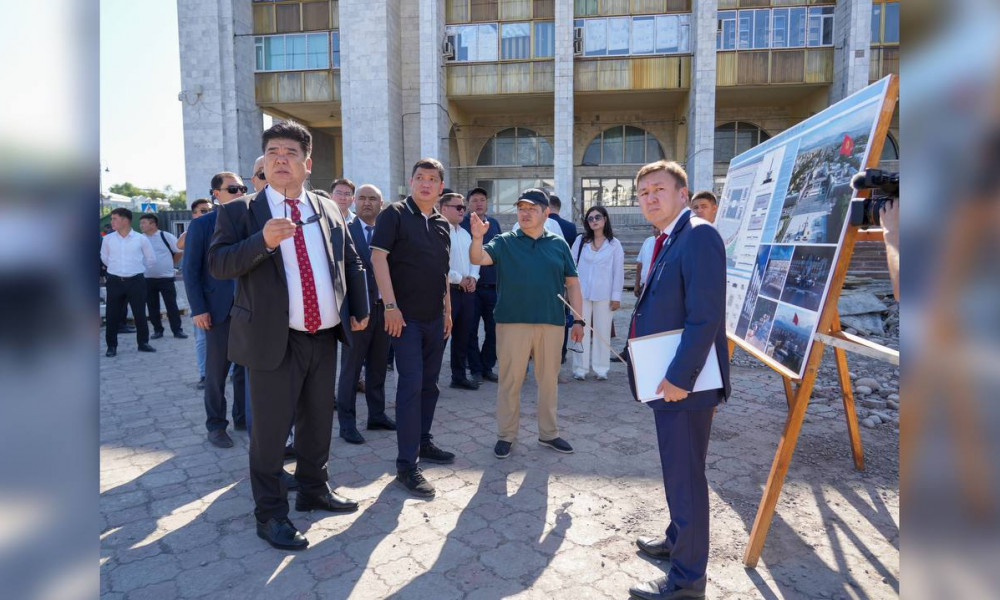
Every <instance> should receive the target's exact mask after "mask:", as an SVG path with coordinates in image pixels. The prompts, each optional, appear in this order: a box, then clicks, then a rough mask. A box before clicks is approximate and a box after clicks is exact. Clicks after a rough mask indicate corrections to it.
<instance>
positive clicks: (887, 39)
mask: <svg viewBox="0 0 1000 600" xmlns="http://www.w3.org/2000/svg"><path fill="white" fill-rule="evenodd" d="M882 41H883V42H884V43H886V44H898V43H899V2H886V4H885V29H884V31H883V35H882Z"/></svg>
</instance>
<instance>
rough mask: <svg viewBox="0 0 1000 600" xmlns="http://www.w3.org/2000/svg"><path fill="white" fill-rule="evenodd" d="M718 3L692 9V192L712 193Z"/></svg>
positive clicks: (689, 165) (689, 162) (689, 140)
mask: <svg viewBox="0 0 1000 600" xmlns="http://www.w3.org/2000/svg"><path fill="white" fill-rule="evenodd" d="M716 6H717V3H716V2H694V3H693V4H692V7H691V51H692V53H693V56H692V57H691V91H690V93H689V94H688V110H687V160H686V161H685V169H686V170H687V173H688V188H689V189H690V190H691V192H692V193H694V192H695V191H697V190H710V189H712V178H713V173H712V170H713V164H714V160H715V32H716V29H717V27H718V24H717V21H716V18H717V16H716V14H717V13H716Z"/></svg>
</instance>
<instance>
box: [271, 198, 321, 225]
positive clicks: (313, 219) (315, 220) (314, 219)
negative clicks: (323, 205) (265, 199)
mask: <svg viewBox="0 0 1000 600" xmlns="http://www.w3.org/2000/svg"><path fill="white" fill-rule="evenodd" d="M281 204H282V206H284V207H285V218H286V219H287V218H288V203H287V202H282V203H281ZM321 218H322V217H320V216H319V213H313V215H312V216H311V217H309V218H307V219H306V220H305V221H303V220H301V219H299V220H298V221H292V223H295V224H296V225H297V226H299V227H302V226H304V225H308V224H310V223H318V222H319V220H320V219H321Z"/></svg>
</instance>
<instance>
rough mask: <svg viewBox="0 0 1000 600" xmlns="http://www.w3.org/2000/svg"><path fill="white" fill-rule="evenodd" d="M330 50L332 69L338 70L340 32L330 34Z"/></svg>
mask: <svg viewBox="0 0 1000 600" xmlns="http://www.w3.org/2000/svg"><path fill="white" fill-rule="evenodd" d="M330 50H331V51H332V52H333V68H334V69H339V68H340V32H339V31H331V32H330Z"/></svg>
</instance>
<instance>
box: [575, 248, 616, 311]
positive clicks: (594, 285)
mask: <svg viewBox="0 0 1000 600" xmlns="http://www.w3.org/2000/svg"><path fill="white" fill-rule="evenodd" d="M582 241H583V236H580V237H578V238H576V241H575V242H573V248H572V249H571V252H572V253H573V258H574V259H576V256H577V253H579V255H580V260H578V261H577V265H576V270H577V272H578V273H579V275H580V291H581V292H582V293H583V299H584V300H595V301H599V300H614V301H616V302H621V300H622V288H624V287H625V250H624V249H623V248H622V243H621V242H619V241H618V240H617V239H612V240H604V243H603V244H601V248H600V249H599V250H597V251H596V252H595V251H594V247H593V245H592V244H590V243H589V242H588V243H587V244H586V245H585V246H584V247H583V250H580V244H581V243H582Z"/></svg>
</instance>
